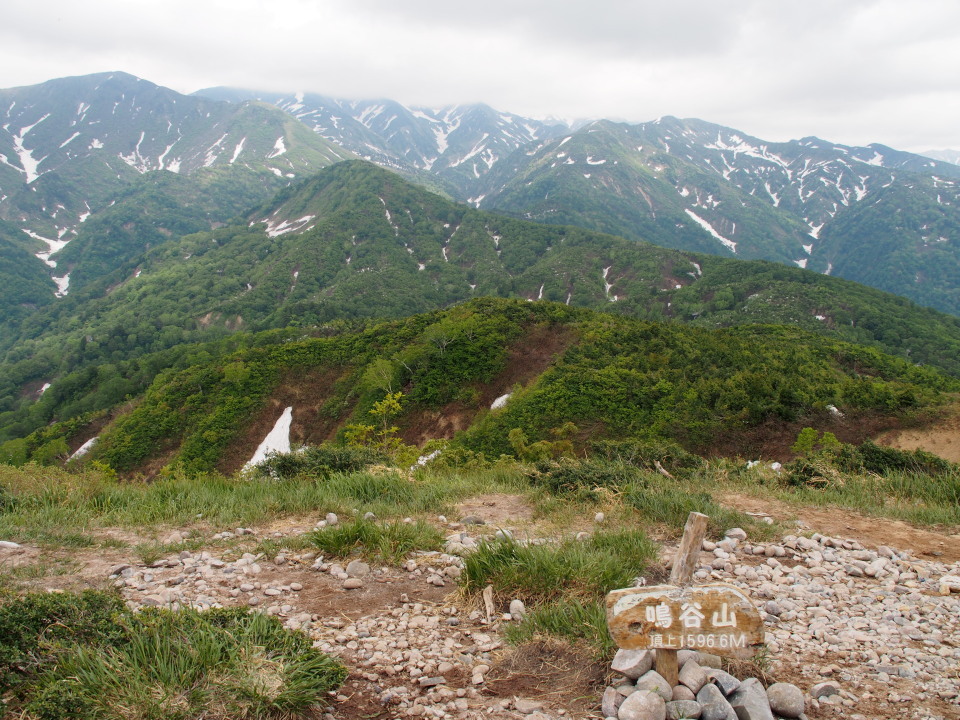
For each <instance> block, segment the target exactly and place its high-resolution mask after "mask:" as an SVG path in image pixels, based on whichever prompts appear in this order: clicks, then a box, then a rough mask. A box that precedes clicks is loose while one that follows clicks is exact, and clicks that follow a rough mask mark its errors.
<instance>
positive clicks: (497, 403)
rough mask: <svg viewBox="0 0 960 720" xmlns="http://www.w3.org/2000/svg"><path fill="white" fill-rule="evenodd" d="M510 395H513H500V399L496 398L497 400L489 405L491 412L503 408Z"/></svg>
mask: <svg viewBox="0 0 960 720" xmlns="http://www.w3.org/2000/svg"><path fill="white" fill-rule="evenodd" d="M512 394H513V393H507V394H506V395H501V396H500V397H498V398H497V399H496V400H494V401H493V403H492V404H491V405H490V409H491V410H499V409H500V408H502V407H505V406H506V404H507V400H509V399H510V396H511V395H512Z"/></svg>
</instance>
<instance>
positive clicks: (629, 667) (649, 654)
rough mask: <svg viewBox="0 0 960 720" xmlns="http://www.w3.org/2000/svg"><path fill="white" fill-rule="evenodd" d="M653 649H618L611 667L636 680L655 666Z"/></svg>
mask: <svg viewBox="0 0 960 720" xmlns="http://www.w3.org/2000/svg"><path fill="white" fill-rule="evenodd" d="M653 657H654V655H653V650H623V649H621V650H617V654H616V655H614V656H613V662H612V663H611V664H610V669H611V670H613V671H614V672H618V673H620V674H621V675H626V676H627V677H628V678H630V679H631V680H636V679H637V678H639V677H640V676H641V675H643V674H644V673H646V672H648V671H649V670H650V668H652V667H653Z"/></svg>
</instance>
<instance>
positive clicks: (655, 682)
mask: <svg viewBox="0 0 960 720" xmlns="http://www.w3.org/2000/svg"><path fill="white" fill-rule="evenodd" d="M641 690H648V691H650V692H655V693H656V694H657V695H659V696H660V697H661V698H662V699H663V701H664V702H666V701H667V700H672V699H673V687H672V686H671V685H670V683H668V682H667V681H666V680H665V679H664V677H663V675H661V674H660V673H658V672H657V671H656V670H650V671H649V672H646V673H644V674H643V675H642V676H640V678H638V679H637V692H640V691H641Z"/></svg>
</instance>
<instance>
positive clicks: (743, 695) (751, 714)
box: [730, 678, 773, 720]
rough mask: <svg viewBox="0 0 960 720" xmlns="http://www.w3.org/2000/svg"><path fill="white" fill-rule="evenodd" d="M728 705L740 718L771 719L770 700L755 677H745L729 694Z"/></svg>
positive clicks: (747, 719) (748, 719) (751, 719)
mask: <svg viewBox="0 0 960 720" xmlns="http://www.w3.org/2000/svg"><path fill="white" fill-rule="evenodd" d="M730 706H731V707H732V708H733V709H734V711H735V712H736V713H737V717H738V718H740V720H773V712H771V710H770V701H769V700H767V693H766V691H765V690H764V689H763V685H761V684H760V681H759V680H757V679H756V678H747V679H746V680H744V681H743V682H742V683H740V687H738V688H737V689H736V691H735V692H734V693H733V694H732V695H731V696H730Z"/></svg>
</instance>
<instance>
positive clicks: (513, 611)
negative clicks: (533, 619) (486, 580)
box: [510, 600, 527, 620]
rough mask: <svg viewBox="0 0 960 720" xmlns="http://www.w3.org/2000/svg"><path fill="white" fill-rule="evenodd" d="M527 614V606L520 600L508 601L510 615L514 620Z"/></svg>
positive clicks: (520, 618)
mask: <svg viewBox="0 0 960 720" xmlns="http://www.w3.org/2000/svg"><path fill="white" fill-rule="evenodd" d="M526 615H527V608H526V606H525V605H524V604H523V601H522V600H511V601H510V617H512V618H513V619H514V620H522V619H523V618H524V617H526Z"/></svg>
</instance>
